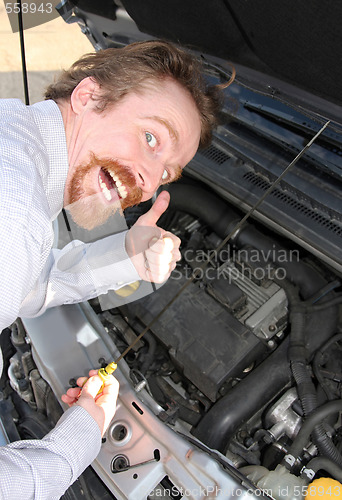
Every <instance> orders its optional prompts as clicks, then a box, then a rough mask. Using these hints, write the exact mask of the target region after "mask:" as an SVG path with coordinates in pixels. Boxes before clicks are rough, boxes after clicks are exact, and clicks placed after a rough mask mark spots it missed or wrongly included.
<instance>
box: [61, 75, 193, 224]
mask: <svg viewBox="0 0 342 500" xmlns="http://www.w3.org/2000/svg"><path fill="white" fill-rule="evenodd" d="M94 85H95V87H94ZM94 88H95V91H94ZM75 90H76V92H74V94H73V96H72V98H71V101H70V107H71V109H72V110H73V112H72V114H71V115H70V114H69V117H68V118H67V120H65V113H64V121H65V124H66V134H67V142H68V151H69V162H70V168H69V173H68V178H67V181H66V186H65V194H64V206H68V208H69V209H70V212H71V214H72V216H73V218H74V220H75V222H76V223H77V224H79V225H80V226H82V227H85V228H86V229H92V228H93V227H95V226H97V225H99V224H102V223H104V222H105V221H106V220H107V218H108V217H109V216H110V215H111V214H112V213H113V211H115V210H116V209H117V208H118V207H120V206H121V207H122V208H123V209H124V208H127V207H129V206H132V205H135V204H137V203H139V202H140V201H146V200H148V199H150V198H151V197H152V196H153V194H154V193H155V191H156V190H157V188H158V187H159V186H160V185H161V184H165V183H169V182H172V181H174V180H176V179H177V178H178V177H179V176H180V173H181V171H182V169H183V168H184V167H185V165H186V164H187V163H188V162H189V161H190V160H191V159H192V157H193V156H194V155H195V153H196V151H197V148H198V144H199V140H200V133H201V122H200V117H199V113H198V111H197V108H196V105H195V103H194V101H193V99H192V97H191V96H190V95H189V94H188V93H187V91H186V90H184V89H183V88H182V87H181V86H180V85H179V84H178V83H176V82H175V81H173V80H171V79H166V80H163V81H161V82H154V84H153V83H152V82H149V85H148V86H146V87H145V88H144V89H143V90H141V91H140V92H139V93H131V94H129V95H127V96H126V97H124V98H122V99H121V100H120V101H119V102H118V103H117V104H115V105H114V106H113V107H112V108H110V109H109V110H107V111H104V112H103V113H97V112H96V111H95V106H96V101H95V100H93V99H92V96H94V95H96V94H94V92H96V91H98V88H97V86H96V84H94V83H93V82H92V81H91V80H90V79H85V80H84V81H82V82H81V84H79V85H78V87H76V89H75ZM62 113H63V110H62ZM70 205H71V206H70Z"/></svg>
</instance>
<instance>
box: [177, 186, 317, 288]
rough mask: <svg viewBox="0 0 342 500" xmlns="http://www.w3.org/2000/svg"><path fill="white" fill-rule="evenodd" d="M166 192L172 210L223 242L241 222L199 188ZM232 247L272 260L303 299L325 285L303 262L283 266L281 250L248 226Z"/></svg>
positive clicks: (212, 195)
mask: <svg viewBox="0 0 342 500" xmlns="http://www.w3.org/2000/svg"><path fill="white" fill-rule="evenodd" d="M169 192H170V195H171V200H170V208H171V209H173V210H181V211H184V212H188V213H190V214H192V215H194V216H196V217H199V218H200V219H201V220H202V221H203V222H204V223H205V224H207V225H208V226H210V227H211V228H212V229H213V230H214V231H215V233H216V234H217V235H218V236H220V238H222V239H223V238H225V237H226V236H227V235H228V234H229V233H230V232H231V231H232V230H233V229H234V227H235V226H236V224H237V223H238V222H239V220H241V215H239V214H238V212H236V211H235V210H234V209H232V208H231V207H230V206H229V205H228V204H227V203H226V202H224V201H223V200H221V199H220V198H219V197H218V196H216V195H215V194H213V193H211V192H209V191H207V190H206V189H204V188H202V187H197V186H189V185H186V184H185V185H182V184H172V185H171V186H169ZM234 244H235V245H236V246H237V247H239V248H242V247H244V246H251V247H253V248H256V249H257V250H259V251H260V254H261V255H265V256H270V258H272V257H275V259H274V263H275V264H278V265H279V266H280V267H283V268H284V269H285V271H286V277H287V279H288V280H290V281H291V282H292V283H294V284H296V285H297V286H299V288H300V291H301V293H302V295H303V297H304V298H308V297H310V296H311V295H313V294H314V293H315V292H317V290H319V289H320V288H322V287H323V286H324V285H326V281H325V280H324V279H323V278H322V277H321V276H320V275H318V273H317V272H315V271H314V270H313V269H312V268H311V267H309V266H307V265H306V264H304V263H303V262H299V261H297V260H291V257H289V260H288V261H287V262H284V261H283V258H284V248H282V247H281V246H280V245H278V244H277V243H275V241H274V240H272V239H271V238H269V237H268V236H265V235H264V234H263V233H261V232H260V231H258V230H257V229H255V228H254V227H253V226H252V225H250V224H249V223H245V225H244V226H243V228H241V230H240V231H239V233H238V235H237V236H236V238H235V239H234ZM280 260H281V261H280Z"/></svg>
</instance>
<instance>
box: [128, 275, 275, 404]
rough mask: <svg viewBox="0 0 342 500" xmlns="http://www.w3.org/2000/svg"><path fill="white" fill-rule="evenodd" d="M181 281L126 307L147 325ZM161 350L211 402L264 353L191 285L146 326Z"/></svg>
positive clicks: (256, 341) (222, 309)
mask: <svg viewBox="0 0 342 500" xmlns="http://www.w3.org/2000/svg"><path fill="white" fill-rule="evenodd" d="M185 281H186V278H184V277H183V276H179V275H178V276H177V279H175V278H174V277H171V278H170V279H169V280H168V282H167V285H165V286H163V287H161V288H160V289H159V290H157V291H156V292H155V293H154V294H152V295H149V296H147V297H145V298H143V299H141V300H139V301H137V302H134V303H132V304H130V305H129V306H128V309H129V311H130V312H131V313H134V314H135V315H136V316H137V317H138V318H139V319H140V321H142V322H143V323H144V324H145V325H147V324H148V323H149V322H150V321H151V320H152V319H153V318H154V317H155V316H156V315H157V314H158V313H159V312H160V311H161V310H162V309H163V308H164V307H165V305H166V304H167V303H168V302H169V301H170V300H171V299H172V298H173V297H174V296H175V294H176V293H177V292H178V291H179V289H180V288H181V287H182V286H183V285H184V283H185ZM151 330H152V332H153V334H154V335H155V336H156V337H157V338H158V339H159V340H160V341H161V342H162V343H163V344H164V345H165V346H166V348H167V349H168V350H169V353H170V356H171V358H172V359H173V361H174V363H175V364H176V365H177V366H178V367H179V368H180V370H181V371H182V372H183V374H184V376H185V377H186V378H188V379H189V380H190V381H191V382H192V383H193V384H194V385H195V386H196V387H197V388H198V389H199V390H200V391H201V392H202V393H203V394H205V395H206V396H207V397H208V398H209V399H210V400H211V401H213V402H214V401H216V399H217V398H218V395H219V394H218V391H219V389H220V387H221V386H222V385H223V384H224V382H226V381H227V379H229V378H230V377H237V376H241V375H242V373H243V370H244V369H245V368H247V367H248V366H249V365H250V364H251V363H252V362H253V361H255V360H256V359H257V358H258V357H259V356H260V354H261V353H262V352H263V351H264V350H265V349H266V348H265V344H264V343H263V342H262V341H261V340H260V339H259V338H258V337H256V336H255V335H254V334H253V333H252V331H251V330H249V329H248V328H247V327H246V326H245V325H243V324H242V323H241V322H239V321H238V320H237V319H236V318H235V317H234V316H233V315H232V314H231V313H230V312H229V311H228V310H227V309H226V308H225V307H224V306H222V305H221V304H220V303H218V302H217V301H216V300H215V299H214V298H212V297H211V296H210V295H208V294H207V293H205V291H204V290H203V288H201V287H200V286H198V284H194V283H191V284H190V285H188V287H187V288H186V289H185V290H184V291H183V292H182V295H181V296H180V297H179V298H178V299H177V300H176V301H175V302H174V303H173V304H172V305H171V306H170V307H169V308H168V309H167V310H166V312H165V313H164V314H163V315H162V316H161V317H160V318H159V320H157V321H156V322H155V323H154V324H153V326H152V327H151Z"/></svg>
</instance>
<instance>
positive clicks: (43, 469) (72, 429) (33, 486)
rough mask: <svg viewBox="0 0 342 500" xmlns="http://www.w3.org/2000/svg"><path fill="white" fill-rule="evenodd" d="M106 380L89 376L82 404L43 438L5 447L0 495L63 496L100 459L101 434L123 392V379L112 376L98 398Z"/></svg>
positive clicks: (0, 463)
mask: <svg viewBox="0 0 342 500" xmlns="http://www.w3.org/2000/svg"><path fill="white" fill-rule="evenodd" d="M93 373H95V372H91V374H93ZM79 380H81V381H83V380H84V379H79ZM101 383H102V381H101V380H100V378H99V377H92V378H90V379H89V381H88V382H87V384H85V386H84V388H83V390H82V394H81V396H80V398H79V399H78V402H77V404H76V405H74V406H73V407H72V408H70V409H69V410H67V411H66V412H65V413H64V415H63V416H62V417H61V419H60V420H59V422H58V423H57V425H56V427H55V428H54V429H53V430H52V431H51V432H50V433H49V434H47V435H46V436H45V437H44V438H43V439H41V440H28V441H18V442H15V443H11V444H9V445H7V446H4V447H2V448H0V470H1V474H0V499H1V500H2V499H4V500H12V499H13V500H17V499H18V498H21V497H22V493H23V492H25V498H39V500H45V499H46V500H52V499H57V498H60V496H61V495H63V493H64V492H65V490H66V489H67V488H68V487H69V486H70V485H71V484H72V483H73V482H74V481H75V480H76V479H77V477H78V476H79V475H80V474H81V473H82V472H83V471H84V469H85V468H86V467H87V466H88V465H89V464H90V463H91V462H92V461H93V460H94V459H95V458H96V456H97V454H98V452H99V450H100V447H101V435H102V434H103V433H104V432H105V430H106V428H107V426H108V425H109V423H110V421H111V419H112V418H113V415H114V413H115V408H116V398H117V394H118V382H117V381H116V379H114V377H112V380H110V382H107V383H106V386H105V388H104V390H103V393H102V395H101V396H100V397H98V398H96V402H95V397H96V394H97V391H98V390H99V387H100V386H101ZM76 390H78V391H79V389H76Z"/></svg>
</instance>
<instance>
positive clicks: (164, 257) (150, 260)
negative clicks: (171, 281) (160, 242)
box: [145, 248, 173, 269]
mask: <svg viewBox="0 0 342 500" xmlns="http://www.w3.org/2000/svg"><path fill="white" fill-rule="evenodd" d="M145 259H146V261H147V263H146V267H147V268H150V269H151V265H154V266H156V265H157V266H158V265H166V264H170V263H171V261H172V260H173V253H172V252H167V253H157V252H154V251H153V250H152V249H151V248H149V249H148V250H146V252H145ZM147 264H148V265H147Z"/></svg>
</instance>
